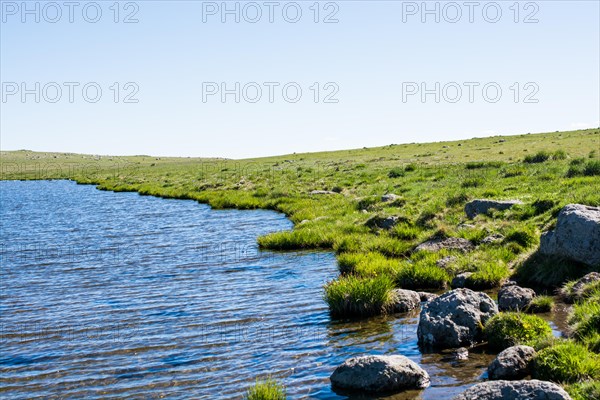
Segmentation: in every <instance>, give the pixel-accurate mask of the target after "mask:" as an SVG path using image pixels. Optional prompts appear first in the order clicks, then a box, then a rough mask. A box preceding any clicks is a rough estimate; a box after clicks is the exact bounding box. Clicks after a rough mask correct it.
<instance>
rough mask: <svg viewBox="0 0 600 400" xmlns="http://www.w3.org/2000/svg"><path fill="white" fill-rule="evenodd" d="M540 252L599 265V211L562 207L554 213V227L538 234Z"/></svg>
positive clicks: (575, 205) (568, 206)
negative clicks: (539, 235)
mask: <svg viewBox="0 0 600 400" xmlns="http://www.w3.org/2000/svg"><path fill="white" fill-rule="evenodd" d="M540 253H542V254H546V255H552V256H558V257H564V258H568V259H571V260H574V261H578V262H580V263H583V264H587V265H591V266H598V265H600V208H599V207H590V206H584V205H581V204H569V205H566V206H564V207H563V209H562V210H560V212H559V213H558V219H557V222H556V228H555V229H554V230H553V231H548V232H545V233H543V234H542V237H541V239H540Z"/></svg>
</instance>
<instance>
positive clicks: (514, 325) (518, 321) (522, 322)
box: [485, 312, 552, 350]
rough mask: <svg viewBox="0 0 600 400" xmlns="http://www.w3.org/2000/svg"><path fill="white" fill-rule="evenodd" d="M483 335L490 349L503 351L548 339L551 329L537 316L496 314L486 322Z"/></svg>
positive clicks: (513, 313) (507, 313)
mask: <svg viewBox="0 0 600 400" xmlns="http://www.w3.org/2000/svg"><path fill="white" fill-rule="evenodd" d="M485 334H486V336H487V339H488V343H489V345H490V347H492V348H494V349H497V350H503V349H506V348H507V347H510V346H515V345H518V344H531V343H533V342H534V341H539V340H541V339H545V338H549V337H551V336H552V329H551V328H550V325H548V323H547V322H546V321H544V320H543V319H542V318H540V317H538V316H535V315H528V314H523V313H517V312H506V313H500V314H496V315H494V316H493V317H492V318H490V319H489V320H488V321H487V323H486V325H485Z"/></svg>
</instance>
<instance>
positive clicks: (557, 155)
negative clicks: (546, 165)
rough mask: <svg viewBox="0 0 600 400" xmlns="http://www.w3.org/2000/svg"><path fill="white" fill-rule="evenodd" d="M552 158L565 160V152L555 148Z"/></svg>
mask: <svg viewBox="0 0 600 400" xmlns="http://www.w3.org/2000/svg"><path fill="white" fill-rule="evenodd" d="M552 159H553V160H566V159H567V152H566V151H564V150H562V149H559V150H556V151H555V152H554V153H552Z"/></svg>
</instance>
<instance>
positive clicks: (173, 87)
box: [0, 0, 600, 158]
mask: <svg viewBox="0 0 600 400" xmlns="http://www.w3.org/2000/svg"><path fill="white" fill-rule="evenodd" d="M0 18H1V21H0V81H1V82H2V93H1V102H0V107H1V109H0V133H1V135H0V149H1V150H18V149H29V150H36V151H59V152H77V153H88V154H110V155H137V154H149V155H157V156H197V157H227V158H247V157H258V156H268V155H277V154H287V153H292V152H309V151H324V150H336V149H349V148H361V147H373V146H382V145H387V144H391V143H411V142H432V141H444V140H458V139H466V138H471V137H483V136H493V135H510V134H521V133H530V132H531V133H534V132H549V131H556V130H572V129H582V128H593V127H598V126H599V125H600V122H599V121H600V79H599V78H600V27H599V25H600V2H599V1H597V0H592V1H572V0H569V1H533V2H531V1H519V2H517V1H496V2H485V1H482V2H480V1H473V2H468V1H457V2H448V1H441V2H438V1H428V2H422V1H418V2H406V1H322V2H316V1H313V0H310V1H296V2H287V1H268V0H266V1H256V2H248V1H241V2H237V1H227V2H223V1H218V2H206V1H190V0H188V1H123V2H116V1H113V0H110V1H96V2H86V1H73V2H68V1H57V2H46V1H44V2H39V1H29V2H22V1H4V0H2V1H1V2H0Z"/></svg>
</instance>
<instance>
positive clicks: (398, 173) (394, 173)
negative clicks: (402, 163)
mask: <svg viewBox="0 0 600 400" xmlns="http://www.w3.org/2000/svg"><path fill="white" fill-rule="evenodd" d="M403 176H404V169H402V168H400V167H394V168H392V169H391V170H390V172H388V177H389V178H400V177H403Z"/></svg>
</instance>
